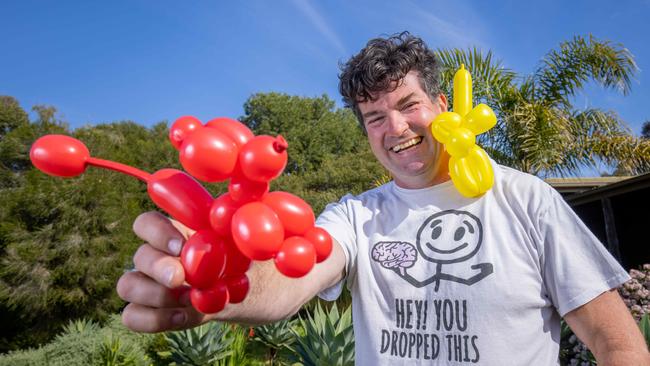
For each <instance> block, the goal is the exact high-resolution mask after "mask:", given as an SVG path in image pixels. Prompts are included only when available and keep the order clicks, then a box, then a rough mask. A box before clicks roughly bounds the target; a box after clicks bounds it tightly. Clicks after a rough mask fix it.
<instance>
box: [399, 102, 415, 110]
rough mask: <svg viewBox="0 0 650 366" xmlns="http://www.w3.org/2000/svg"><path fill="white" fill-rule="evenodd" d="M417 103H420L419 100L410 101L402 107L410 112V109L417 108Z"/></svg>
mask: <svg viewBox="0 0 650 366" xmlns="http://www.w3.org/2000/svg"><path fill="white" fill-rule="evenodd" d="M417 104H418V102H410V103H408V104H406V105H404V107H402V110H403V111H406V112H410V111H412V110H414V109H415V106H417Z"/></svg>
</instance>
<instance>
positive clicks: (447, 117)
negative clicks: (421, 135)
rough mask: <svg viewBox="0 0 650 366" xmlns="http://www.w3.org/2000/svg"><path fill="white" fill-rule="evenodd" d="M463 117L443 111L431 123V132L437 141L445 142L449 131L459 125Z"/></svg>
mask: <svg viewBox="0 0 650 366" xmlns="http://www.w3.org/2000/svg"><path fill="white" fill-rule="evenodd" d="M462 121H463V118H462V117H461V116H460V115H459V114H458V113H454V112H443V113H440V114H439V115H438V117H436V119H434V120H433V122H432V123H431V133H432V134H433V137H435V138H436V140H438V141H439V142H441V143H443V144H446V143H447V141H448V140H449V134H450V133H451V131H453V130H455V129H456V128H458V127H460V124H461V122H462Z"/></svg>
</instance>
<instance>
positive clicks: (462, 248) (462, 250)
mask: <svg viewBox="0 0 650 366" xmlns="http://www.w3.org/2000/svg"><path fill="white" fill-rule="evenodd" d="M415 240H416V245H415V247H416V248H417V253H419V256H418V255H417V253H415V248H413V245H412V244H410V243H408V242H404V241H400V242H379V243H376V244H375V246H374V248H373V251H372V255H373V256H372V259H373V260H374V261H376V262H378V263H380V264H381V265H382V266H383V267H384V268H386V269H390V270H392V271H393V272H395V273H396V274H397V275H398V276H400V277H401V278H403V279H404V280H406V281H407V282H408V283H410V284H411V285H413V286H415V287H424V286H427V285H429V284H431V283H434V284H435V287H434V289H435V291H438V289H439V287H440V283H441V281H451V282H458V283H462V284H465V285H467V286H471V285H473V284H475V283H476V282H478V281H480V280H482V279H483V278H485V277H487V276H488V275H490V274H491V273H492V272H494V269H493V266H492V263H479V264H474V265H471V266H470V269H472V270H476V271H478V272H476V273H475V274H474V275H472V276H470V277H469V278H464V277H458V276H455V275H453V274H450V273H445V272H444V271H443V269H442V266H443V265H444V264H450V263H458V262H463V261H466V260H468V259H470V258H471V257H473V256H474V255H476V253H478V251H479V249H480V248H481V244H482V242H483V225H482V224H481V220H479V219H478V217H476V216H475V215H473V214H471V213H469V212H467V211H458V210H447V211H441V212H438V213H435V214H433V215H431V216H429V217H428V218H427V219H426V220H424V223H423V224H422V226H420V228H419V229H418V232H417V235H416V239H415ZM396 245H397V246H398V247H399V248H402V251H404V248H406V247H410V248H412V249H411V251H412V252H413V253H412V254H413V255H412V256H411V257H413V258H411V257H409V258H411V261H410V262H405V261H403V262H404V263H402V262H400V261H399V260H398V261H397V262H399V263H396V264H397V265H395V263H392V262H391V265H387V264H386V263H384V262H385V261H386V260H385V259H386V258H384V257H386V256H385V255H384V256H381V255H379V254H381V253H383V252H382V250H384V251H385V249H386V248H387V247H391V248H392V247H395V246H396ZM406 249H408V248H406ZM389 257H390V258H392V259H394V260H393V262H395V260H397V259H399V258H401V257H399V256H395V255H393V256H389ZM393 257H395V258H397V259H395V258H393ZM417 257H421V258H422V259H424V260H426V261H428V262H432V263H435V264H436V266H435V271H434V273H433V275H432V276H430V277H428V278H426V279H424V280H422V281H420V280H418V279H415V278H414V277H413V276H411V274H409V272H408V270H409V268H410V267H412V266H413V263H414V262H415V261H416V260H417ZM382 260H383V261H382Z"/></svg>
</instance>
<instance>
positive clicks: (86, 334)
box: [0, 315, 156, 366]
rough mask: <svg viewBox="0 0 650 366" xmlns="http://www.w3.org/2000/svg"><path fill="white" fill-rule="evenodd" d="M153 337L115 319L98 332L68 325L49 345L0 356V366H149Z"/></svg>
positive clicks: (88, 326)
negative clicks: (125, 326)
mask: <svg viewBox="0 0 650 366" xmlns="http://www.w3.org/2000/svg"><path fill="white" fill-rule="evenodd" d="M82 324H83V325H82ZM155 337H156V336H154V335H148V334H147V335H144V334H137V333H133V332H131V331H129V330H127V329H126V328H124V327H123V326H122V325H121V322H120V318H119V316H118V315H114V316H112V317H110V320H109V322H108V323H107V324H106V326H104V327H102V328H99V326H98V325H97V324H96V323H93V322H89V321H81V322H77V323H76V324H75V323H74V322H70V323H69V324H68V325H67V326H66V327H65V331H64V332H63V333H61V334H59V335H58V336H57V337H56V339H55V340H54V341H52V342H51V343H48V344H46V345H44V346H42V347H40V348H38V349H28V350H21V351H12V352H9V353H8V354H6V355H1V356H0V366H5V365H6V366H10V365H11V366H16V365H39V366H41V365H48V366H77V365H78V366H87V365H138V366H139V365H143V366H144V365H150V364H151V362H150V361H149V357H148V355H147V349H148V348H149V345H150V343H151V342H153V340H154V339H155Z"/></svg>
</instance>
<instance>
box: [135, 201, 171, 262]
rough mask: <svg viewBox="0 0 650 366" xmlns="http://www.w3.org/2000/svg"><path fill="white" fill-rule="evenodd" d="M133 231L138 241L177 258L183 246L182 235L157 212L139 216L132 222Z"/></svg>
mask: <svg viewBox="0 0 650 366" xmlns="http://www.w3.org/2000/svg"><path fill="white" fill-rule="evenodd" d="M133 231H134V232H135V235H137V236H138V237H139V238H140V239H142V240H144V241H146V242H147V243H149V244H151V245H152V246H153V247H154V248H156V249H158V250H161V251H163V252H165V253H169V254H171V255H174V256H179V255H180V253H181V248H182V246H183V235H182V234H181V233H180V232H179V231H178V229H176V227H175V226H174V225H173V224H172V222H171V221H170V220H169V219H168V218H167V217H165V216H163V215H162V214H161V213H159V212H155V211H150V212H145V213H143V214H140V216H138V217H137V218H136V219H135V221H134V222H133Z"/></svg>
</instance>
